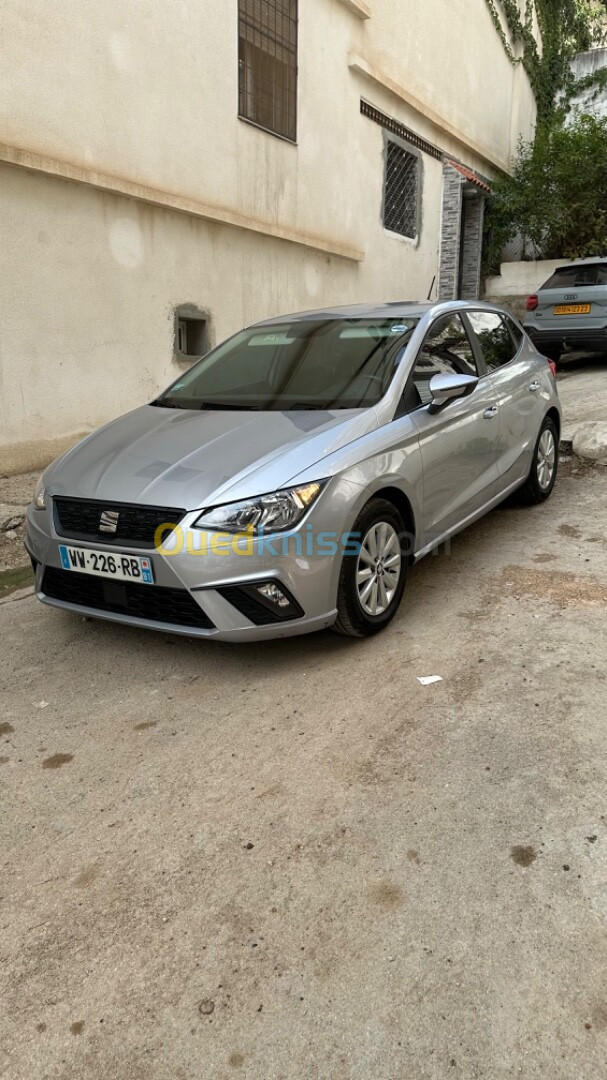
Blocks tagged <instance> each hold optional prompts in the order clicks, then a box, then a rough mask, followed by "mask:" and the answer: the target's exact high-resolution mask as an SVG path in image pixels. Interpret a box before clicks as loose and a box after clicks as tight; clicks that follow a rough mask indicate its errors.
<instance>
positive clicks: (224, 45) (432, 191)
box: [0, 0, 535, 471]
mask: <svg viewBox="0 0 607 1080" xmlns="http://www.w3.org/2000/svg"><path fill="white" fill-rule="evenodd" d="M367 15H368V16H369V17H368V18H367V17H365V16H367ZM33 28H35V30H33ZM0 38H1V39H2V40H3V41H4V42H5V43H9V45H10V47H8V48H5V49H4V51H3V63H2V65H0V230H1V235H0V258H1V260H2V272H1V274H0V390H1V399H0V470H2V469H4V471H8V470H9V468H10V469H15V468H18V467H29V466H30V465H32V466H33V465H35V464H37V463H38V462H39V461H42V460H45V459H48V458H49V457H51V456H53V453H54V452H55V451H56V450H57V448H58V447H59V446H61V445H63V444H64V443H65V442H66V440H70V439H72V438H74V437H75V436H76V435H77V434H79V433H80V432H82V431H83V430H87V429H89V428H91V427H93V426H94V425H96V424H98V423H100V422H102V421H104V420H107V419H110V418H111V417H112V416H114V415H116V414H117V413H120V412H121V411H124V410H125V409H128V408H130V407H131V406H134V405H136V404H138V403H139V402H140V401H142V400H146V399H147V398H149V397H150V396H151V395H152V394H154V393H155V392H157V390H158V389H160V388H161V387H162V386H163V385H165V384H166V383H168V382H169V381H170V379H171V378H172V377H174V376H175V375H176V374H177V368H176V367H175V363H174V361H173V359H172V357H173V349H172V343H173V310H174V307H175V305H177V304H181V303H187V302H191V303H194V304H197V305H198V306H199V307H201V308H203V309H205V310H208V311H209V312H210V314H211V317H212V322H213V332H214V335H215V338H216V340H220V339H222V338H223V337H225V336H226V335H227V334H228V333H231V332H232V331H233V330H235V329H237V328H238V327H239V326H240V325H242V324H244V323H246V322H252V321H255V320H256V319H259V318H262V317H265V316H269V315H272V314H273V313H278V312H284V311H285V310H289V309H291V310H297V309H302V308H306V307H313V306H322V305H326V304H328V303H338V302H339V303H349V302H355V301H358V300H365V299H367V300H374V299H404V298H411V299H425V297H426V296H427V294H428V291H429V289H430V286H431V283H432V279H433V277H434V276H435V275H436V274H437V270H438V247H439V237H440V213H441V194H442V168H441V163H440V162H439V161H437V160H436V159H435V158H433V157H431V156H429V155H425V154H424V155H423V156H422V228H421V233H420V237H419V239H418V241H416V242H413V241H410V240H406V239H404V238H401V237H397V236H395V235H393V234H389V233H387V232H386V231H385V230H384V229H383V226H382V221H381V209H382V198H383V167H384V166H383V152H384V148H383V136H382V130H381V128H380V127H379V126H378V125H376V124H374V123H373V122H371V121H370V120H369V119H367V118H365V117H362V116H361V115H360V99H361V96H362V97H364V98H366V99H367V100H368V101H369V102H371V103H372V104H373V105H375V106H376V107H377V108H379V109H381V110H382V111H383V112H385V113H387V114H388V115H389V116H391V117H394V118H395V119H396V120H399V121H401V122H402V123H404V124H406V125H408V126H409V127H410V128H411V129H413V130H414V131H415V132H417V133H418V134H419V135H421V136H422V137H424V138H426V139H428V140H429V141H431V142H433V143H434V144H436V145H438V146H439V147H440V148H441V149H442V150H444V151H445V152H447V153H449V154H453V155H455V156H456V157H458V158H460V159H461V160H464V161H465V162H466V164H468V165H470V166H472V167H473V168H477V169H479V170H481V171H482V172H484V173H488V174H490V173H491V172H492V171H493V169H494V168H495V167H496V166H498V165H504V164H507V162H508V160H509V156H510V153H511V150H512V144H513V139H514V137H515V133H516V136H517V137H518V133H519V130H520V131H521V132H522V133H523V134H525V135H527V134H529V133H530V131H531V128H532V125H533V121H534V117H535V110H534V106H533V102H532V98H531V94H530V90H529V85H528V80H527V76H526V75H525V73H524V72H523V71H522V69H521V68H517V69H516V70H515V69H513V68H512V66H511V65H510V64H509V62H508V61H507V59H506V57H505V54H504V52H503V49H502V45H501V43H500V41H499V38H498V37H497V34H496V33H495V30H494V28H493V25H492V23H491V20H490V18H489V15H488V12H487V10H486V5H485V3H484V0H433V2H432V3H431V4H430V3H428V2H427V0H408V2H407V4H406V5H405V4H403V3H402V0H364V2H363V0H302V2H301V3H300V25H299V87H298V90H299V93H298V98H299V115H298V143H297V145H296V146H295V145H292V144H290V143H287V142H285V141H284V140H281V139H278V138H275V137H274V136H272V135H270V134H267V133H265V132H262V131H260V130H258V129H256V128H255V127H253V126H251V125H249V124H246V123H244V122H242V121H241V120H239V119H238V116H237V108H238V85H237V83H238V66H237V40H238V33H237V4H236V2H235V0H225V2H223V0H222V2H221V3H220V2H216V0H129V3H128V4H127V3H124V2H123V0H95V2H93V0H58V2H57V3H55V4H52V5H51V4H49V3H48V0H11V3H10V4H5V5H1V6H0ZM2 161H4V162H5V163H6V162H11V163H12V164H1V162H2ZM59 177H64V179H59ZM65 178H70V179H65ZM73 181H78V183H76V182H73ZM127 195H128V196H132V197H131V198H127V197H126V196H127ZM163 207H164V209H163ZM221 222H224V224H221ZM225 222H231V224H229V225H228V224H225ZM234 225H237V226H238V228H236V227H233V226H234ZM281 237H282V239H281Z"/></svg>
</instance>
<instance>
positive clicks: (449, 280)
mask: <svg viewBox="0 0 607 1080" xmlns="http://www.w3.org/2000/svg"><path fill="white" fill-rule="evenodd" d="M463 183H464V178H463V177H462V176H461V175H460V173H458V172H457V171H456V169H453V168H452V167H451V165H447V163H445V164H444V165H443V215H442V225H441V242H440V260H439V274H438V299H439V300H456V299H457V284H458V282H457V279H458V274H459V245H460V232H461V216H462V195H463V192H462V186H463Z"/></svg>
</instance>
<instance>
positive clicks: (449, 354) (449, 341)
mask: <svg viewBox="0 0 607 1080" xmlns="http://www.w3.org/2000/svg"><path fill="white" fill-rule="evenodd" d="M434 375H474V376H476V377H478V370H477V367H476V360H475V358H474V352H473V350H472V346H471V344H470V340H469V338H468V335H467V333H466V330H465V327H464V324H463V323H462V320H461V318H460V317H459V315H447V316H443V318H441V319H437V321H436V322H435V323H434V325H433V327H432V329H431V330H430V332H429V334H428V336H427V338H426V340H425V341H424V344H423V345H422V347H421V349H420V351H419V353H418V356H417V360H416V361H415V366H414V368H413V384H414V386H415V389H416V390H417V395H416V396H417V397H418V399H417V401H415V402H413V406H414V407H415V405H417V407H419V406H420V405H429V404H430V402H431V401H432V394H431V393H430V380H431V379H432V378H433V377H434Z"/></svg>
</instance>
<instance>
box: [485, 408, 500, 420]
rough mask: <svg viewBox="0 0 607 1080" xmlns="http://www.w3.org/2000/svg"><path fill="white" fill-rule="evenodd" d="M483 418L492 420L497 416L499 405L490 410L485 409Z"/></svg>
mask: <svg viewBox="0 0 607 1080" xmlns="http://www.w3.org/2000/svg"><path fill="white" fill-rule="evenodd" d="M483 416H484V418H485V420H492V419H493V417H494V416H497V405H491V407H490V408H489V409H485V411H484V413H483Z"/></svg>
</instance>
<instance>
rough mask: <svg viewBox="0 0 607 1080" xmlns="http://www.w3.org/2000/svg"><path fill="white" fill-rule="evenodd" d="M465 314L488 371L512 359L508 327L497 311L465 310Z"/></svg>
mask: <svg viewBox="0 0 607 1080" xmlns="http://www.w3.org/2000/svg"><path fill="white" fill-rule="evenodd" d="M466 315H467V316H468V318H469V320H470V324H471V326H472V329H473V331H474V333H475V334H476V336H477V338H478V340H479V343H480V346H481V349H482V350H483V356H484V357H485V363H486V365H487V370H488V371H497V370H498V369H499V368H501V367H504V365H505V364H509V363H510V361H511V360H512V359H514V356H515V353H516V352H518V349H516V348H515V346H514V341H513V339H512V338H511V336H510V334H509V332H508V327H507V326H506V323H505V321H504V319H503V318H502V316H501V315H498V313H497V311H467V312H466Z"/></svg>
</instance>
